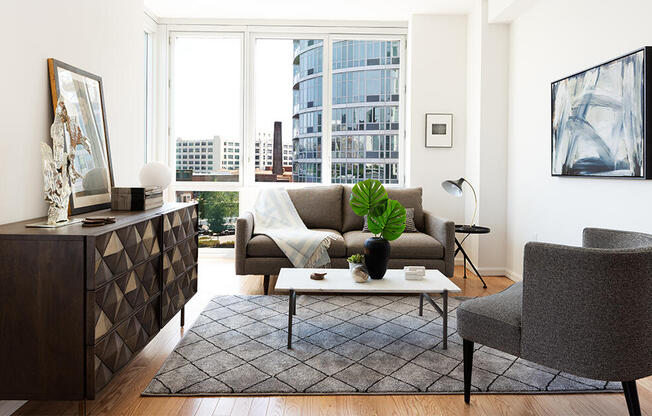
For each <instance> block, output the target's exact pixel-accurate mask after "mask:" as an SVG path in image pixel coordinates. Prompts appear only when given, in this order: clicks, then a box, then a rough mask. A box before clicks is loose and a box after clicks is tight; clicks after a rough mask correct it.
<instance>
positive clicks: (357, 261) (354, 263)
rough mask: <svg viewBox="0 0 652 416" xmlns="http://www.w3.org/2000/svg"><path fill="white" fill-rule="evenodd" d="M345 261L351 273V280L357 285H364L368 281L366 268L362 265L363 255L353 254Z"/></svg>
mask: <svg viewBox="0 0 652 416" xmlns="http://www.w3.org/2000/svg"><path fill="white" fill-rule="evenodd" d="M346 261H347V262H348V263H349V271H351V277H352V278H353V280H355V281H356V282H357V283H364V282H366V281H367V279H369V273H368V272H367V267H366V266H365V265H364V255H363V254H354V255H352V256H350V257H349V258H348V259H346Z"/></svg>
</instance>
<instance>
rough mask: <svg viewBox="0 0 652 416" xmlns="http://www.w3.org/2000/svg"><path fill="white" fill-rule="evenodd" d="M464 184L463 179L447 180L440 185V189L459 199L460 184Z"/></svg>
mask: <svg viewBox="0 0 652 416" xmlns="http://www.w3.org/2000/svg"><path fill="white" fill-rule="evenodd" d="M463 183H464V178H459V179H458V180H456V181H455V180H452V179H450V180H447V181H444V182H442V183H441V187H442V188H444V190H445V191H446V192H448V193H449V194H451V195H453V196H457V197H460V196H462V184H463Z"/></svg>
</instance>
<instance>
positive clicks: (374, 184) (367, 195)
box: [349, 179, 388, 217]
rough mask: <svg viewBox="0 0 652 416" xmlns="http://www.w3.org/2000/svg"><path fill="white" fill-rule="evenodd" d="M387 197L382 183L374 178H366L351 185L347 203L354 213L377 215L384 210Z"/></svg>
mask: <svg viewBox="0 0 652 416" xmlns="http://www.w3.org/2000/svg"><path fill="white" fill-rule="evenodd" d="M387 199H388V198H387V191H385V187H384V186H383V184H382V183H380V181H378V180H375V179H367V180H365V181H362V182H358V183H356V184H355V185H354V186H353V189H352V190H351V198H350V199H349V204H350V205H351V208H353V212H355V213H356V215H359V216H361V217H363V216H365V215H369V216H378V215H381V214H382V213H383V212H384V211H385V209H386V205H387Z"/></svg>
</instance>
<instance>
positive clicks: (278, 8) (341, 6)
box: [144, 0, 474, 21]
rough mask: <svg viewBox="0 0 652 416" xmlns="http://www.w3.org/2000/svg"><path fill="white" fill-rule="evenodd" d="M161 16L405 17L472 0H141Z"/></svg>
mask: <svg viewBox="0 0 652 416" xmlns="http://www.w3.org/2000/svg"><path fill="white" fill-rule="evenodd" d="M144 1H145V7H146V8H147V9H149V11H151V12H152V13H153V14H154V15H155V16H157V17H160V18H175V17H177V18H205V19H281V20H304V19H305V20H381V21H382V20H385V21H401V20H405V21H406V20H408V18H409V17H410V15H412V14H419V13H435V14H466V13H467V12H468V11H469V10H470V9H471V6H472V5H473V3H474V0H399V1H397V0H319V1H317V0H184V1H180V0H144Z"/></svg>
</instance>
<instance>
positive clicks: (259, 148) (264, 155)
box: [254, 132, 292, 171]
mask: <svg viewBox="0 0 652 416" xmlns="http://www.w3.org/2000/svg"><path fill="white" fill-rule="evenodd" d="M254 146H255V148H254V159H255V167H256V171H264V170H269V169H271V168H272V164H273V162H274V136H273V134H272V133H271V132H269V133H268V132H259V133H258V136H257V137H256V142H255V144H254ZM283 166H284V167H288V168H289V167H292V144H290V143H288V144H285V143H284V144H283Z"/></svg>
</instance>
